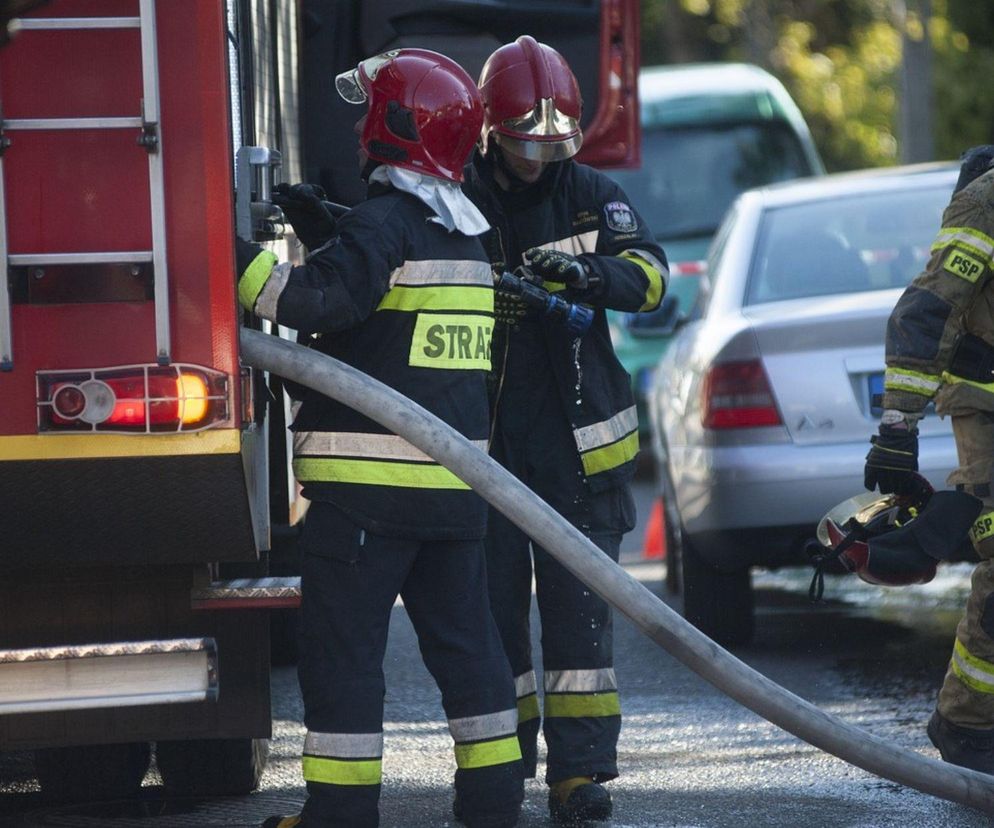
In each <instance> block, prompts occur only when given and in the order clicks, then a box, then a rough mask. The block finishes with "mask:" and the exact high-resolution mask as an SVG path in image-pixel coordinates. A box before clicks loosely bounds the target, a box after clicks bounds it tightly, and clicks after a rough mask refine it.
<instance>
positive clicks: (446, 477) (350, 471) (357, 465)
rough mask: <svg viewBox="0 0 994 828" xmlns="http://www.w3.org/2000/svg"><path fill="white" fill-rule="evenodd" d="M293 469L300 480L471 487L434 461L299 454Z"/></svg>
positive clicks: (373, 484)
mask: <svg viewBox="0 0 994 828" xmlns="http://www.w3.org/2000/svg"><path fill="white" fill-rule="evenodd" d="M293 473H294V475H296V477H297V480H299V481H300V482H301V483H360V484H364V485H367V486H401V487H403V488H406V489H468V488H469V486H467V485H466V484H465V483H463V482H462V481H461V480H460V479H459V478H458V477H456V476H455V475H454V474H453V473H452V472H450V471H449V470H448V469H446V468H444V467H443V466H439V465H436V464H434V463H389V462H386V461H383V460H347V459H340V458H337V457H298V458H295V459H294V461H293Z"/></svg>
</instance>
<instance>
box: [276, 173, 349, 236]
mask: <svg viewBox="0 0 994 828" xmlns="http://www.w3.org/2000/svg"><path fill="white" fill-rule="evenodd" d="M325 198H327V196H326V194H325V191H324V189H323V188H322V187H320V186H318V185H317V184H277V185H276V186H275V187H274V188H273V204H275V205H276V206H277V207H279V208H280V209H281V210H282V211H283V214H284V215H285V216H286V219H287V221H288V222H290V226H291V227H293V232H294V233H296V234H297V238H298V239H300V240H301V241H302V242H303V243H304V245H305V246H306V247H307V249H308V250H317V249H318V248H319V247H321V246H322V245H323V244H324V243H325V242H327V241H328V240H329V239H330V238H331V237H332V236H334V235H335V217H334V216H333V215H332V214H331V212H330V211H329V210H328V208H327V207H325V206H324V203H323V202H324V200H325Z"/></svg>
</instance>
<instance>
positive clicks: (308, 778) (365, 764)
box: [304, 756, 383, 785]
mask: <svg viewBox="0 0 994 828" xmlns="http://www.w3.org/2000/svg"><path fill="white" fill-rule="evenodd" d="M382 778H383V760H382V759H360V760H358V761H353V760H349V759H325V758H323V757H321V756H305V757H304V781H305V782H323V783H324V784H325V785H379V784H380V780H381V779H382Z"/></svg>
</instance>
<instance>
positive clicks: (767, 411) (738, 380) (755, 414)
mask: <svg viewBox="0 0 994 828" xmlns="http://www.w3.org/2000/svg"><path fill="white" fill-rule="evenodd" d="M701 409H702V419H703V422H704V427H705V428H712V429H727V428H755V427H757V426H776V425H782V424H783V420H782V419H781V418H780V412H779V411H778V410H777V405H776V402H775V401H774V399H773V390H772V389H771V388H770V381H769V380H768V379H767V378H766V371H765V370H763V364H762V363H761V362H760V361H759V360H758V359H753V360H749V361H747V362H725V363H720V364H718V365H712V366H711V368H710V370H709V371H708V373H707V375H706V376H705V378H704V389H703V401H702V406H701Z"/></svg>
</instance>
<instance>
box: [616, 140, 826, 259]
mask: <svg viewBox="0 0 994 828" xmlns="http://www.w3.org/2000/svg"><path fill="white" fill-rule="evenodd" d="M810 173H811V170H810V167H809V166H808V162H807V160H806V158H805V156H804V152H803V150H802V149H801V144H800V141H799V140H798V139H797V136H796V135H795V134H794V133H793V132H792V131H791V130H790V129H789V128H788V127H787V126H785V125H784V124H782V123H778V122H759V123H739V124H730V125H722V124H708V125H707V126H702V127H687V128H678V129H670V128H667V129H659V128H656V129H652V128H648V129H646V130H645V132H644V133H643V136H642V166H641V167H640V168H639V169H636V170H618V171H612V172H611V177H612V178H613V179H614V180H615V181H617V182H618V183H619V184H620V185H621V186H622V188H623V189H624V190H625V192H626V193H627V194H628V197H629V198H630V199H631V200H632V203H633V204H634V205H635V208H636V209H637V210H638V211H639V213H641V214H642V216H643V217H644V218H645V220H646V221H647V222H648V223H649V226H650V227H652V229H653V231H654V232H655V234H656V237H657V238H659V239H662V240H666V239H672V238H680V237H684V236H695V235H700V236H709V235H711V234H712V233H714V231H715V229H716V228H717V227H718V224H719V223H720V222H721V219H722V217H723V216H724V214H725V210H727V209H728V206H729V205H730V204H731V203H732V202H733V201H734V200H735V198H736V196H738V194H739V193H741V192H742V191H744V190H748V189H749V188H751V187H758V186H762V185H764V184H770V183H772V182H775V181H785V180H788V179H792V178H798V177H800V176H804V175H810Z"/></svg>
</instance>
